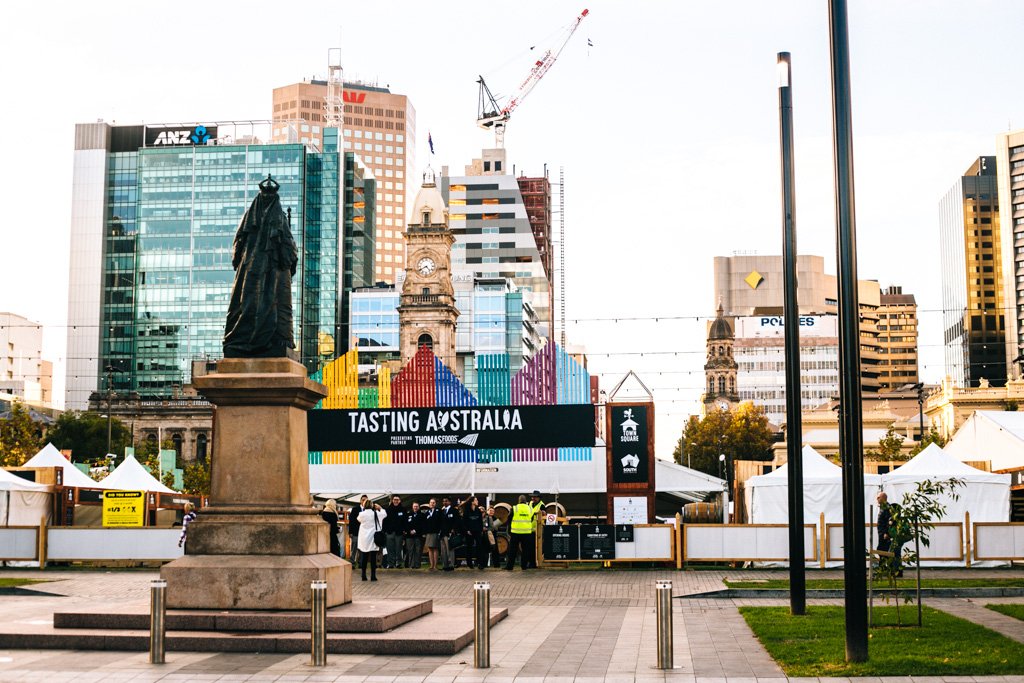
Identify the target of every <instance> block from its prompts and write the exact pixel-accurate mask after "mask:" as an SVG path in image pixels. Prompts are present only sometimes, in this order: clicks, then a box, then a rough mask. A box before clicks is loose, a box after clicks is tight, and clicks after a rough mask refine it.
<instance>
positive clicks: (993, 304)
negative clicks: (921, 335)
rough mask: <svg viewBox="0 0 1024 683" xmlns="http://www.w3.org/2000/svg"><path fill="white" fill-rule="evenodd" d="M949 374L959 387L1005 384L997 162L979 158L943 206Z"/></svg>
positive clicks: (944, 314)
mask: <svg viewBox="0 0 1024 683" xmlns="http://www.w3.org/2000/svg"><path fill="white" fill-rule="evenodd" d="M939 234H940V239H939V249H940V252H941V257H942V311H943V312H942V318H943V321H942V322H943V332H944V346H945V365H946V375H947V376H948V377H949V378H950V379H951V380H952V382H953V384H954V385H955V386H963V387H976V386H978V385H979V382H980V381H981V380H982V379H985V380H988V382H989V383H990V384H992V385H995V386H1002V385H1003V384H1005V382H1006V365H1007V364H1006V361H1007V358H1006V329H1005V316H1004V310H1005V304H1004V301H1005V300H1004V296H1005V292H1004V287H1003V259H1002V248H1003V245H1002V243H1001V241H1000V221H999V197H998V192H997V186H996V158H995V157H978V158H977V159H976V160H975V161H974V162H973V163H972V164H971V166H970V167H969V168H968V169H967V171H966V172H965V173H964V175H963V176H961V177H960V178H959V179H957V181H956V183H955V184H954V185H953V187H952V188H950V190H949V192H947V193H946V195H945V196H944V197H943V198H942V200H941V201H940V202H939Z"/></svg>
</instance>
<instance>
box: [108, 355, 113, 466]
mask: <svg viewBox="0 0 1024 683" xmlns="http://www.w3.org/2000/svg"><path fill="white" fill-rule="evenodd" d="M113 381H114V368H113V366H111V365H108V366H107V453H110V443H111V435H112V431H113V419H112V417H111V415H110V406H111V404H112V403H113V400H114V388H113V386H112V384H113Z"/></svg>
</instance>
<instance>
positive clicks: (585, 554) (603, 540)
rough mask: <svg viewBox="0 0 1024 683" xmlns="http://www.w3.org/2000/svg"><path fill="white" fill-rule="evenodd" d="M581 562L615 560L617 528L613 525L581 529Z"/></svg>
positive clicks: (587, 526)
mask: <svg viewBox="0 0 1024 683" xmlns="http://www.w3.org/2000/svg"><path fill="white" fill-rule="evenodd" d="M580 559H581V560H614V559H615V527H614V526H612V525H611V524H597V525H590V524H588V525H586V526H582V527H580Z"/></svg>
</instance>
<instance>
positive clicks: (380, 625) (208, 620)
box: [53, 600, 433, 633]
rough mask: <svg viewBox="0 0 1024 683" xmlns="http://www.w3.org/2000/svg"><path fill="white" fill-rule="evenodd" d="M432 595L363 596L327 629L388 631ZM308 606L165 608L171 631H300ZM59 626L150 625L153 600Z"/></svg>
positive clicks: (423, 609) (70, 617) (59, 615)
mask: <svg viewBox="0 0 1024 683" xmlns="http://www.w3.org/2000/svg"><path fill="white" fill-rule="evenodd" d="M432 609H433V601H432V600H359V601H356V602H350V603H348V604H347V605H339V606H337V607H332V608H330V609H328V610H327V631H328V632H329V633H384V632H385V631H391V630H393V629H396V628H398V627H399V626H401V625H402V624H407V623H409V622H410V621H412V620H414V619H419V618H420V617H422V616H425V615H427V614H430V612H431V610H432ZM309 620H310V614H309V612H308V611H294V612H293V611H281V612H278V611H274V612H270V611H257V610H231V611H224V610H178V609H175V610H167V620H166V623H167V631H168V632H169V633H170V632H172V631H233V632H246V631H249V632H251V631H256V632H260V633H265V632H293V631H294V632H302V631H308V630H309ZM53 626H54V628H58V629H73V628H74V629H117V630H126V629H127V630H148V629H149V604H148V603H131V604H127V605H123V606H119V607H118V608H117V609H116V610H113V611H112V610H111V609H110V608H109V607H103V608H100V607H97V606H90V607H87V608H79V609H76V610H71V611H67V612H55V613H54V615H53Z"/></svg>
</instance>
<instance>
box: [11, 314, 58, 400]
mask: <svg viewBox="0 0 1024 683" xmlns="http://www.w3.org/2000/svg"><path fill="white" fill-rule="evenodd" d="M0 344H2V346H0V396H2V397H4V398H7V399H19V400H21V401H23V402H24V403H26V404H28V405H32V406H39V407H42V408H50V407H52V405H53V363H51V362H50V361H48V360H43V326H42V325H41V324H39V323H37V322H34V321H32V320H29V319H28V318H25V317H22V316H20V315H17V314H15V313H0Z"/></svg>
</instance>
